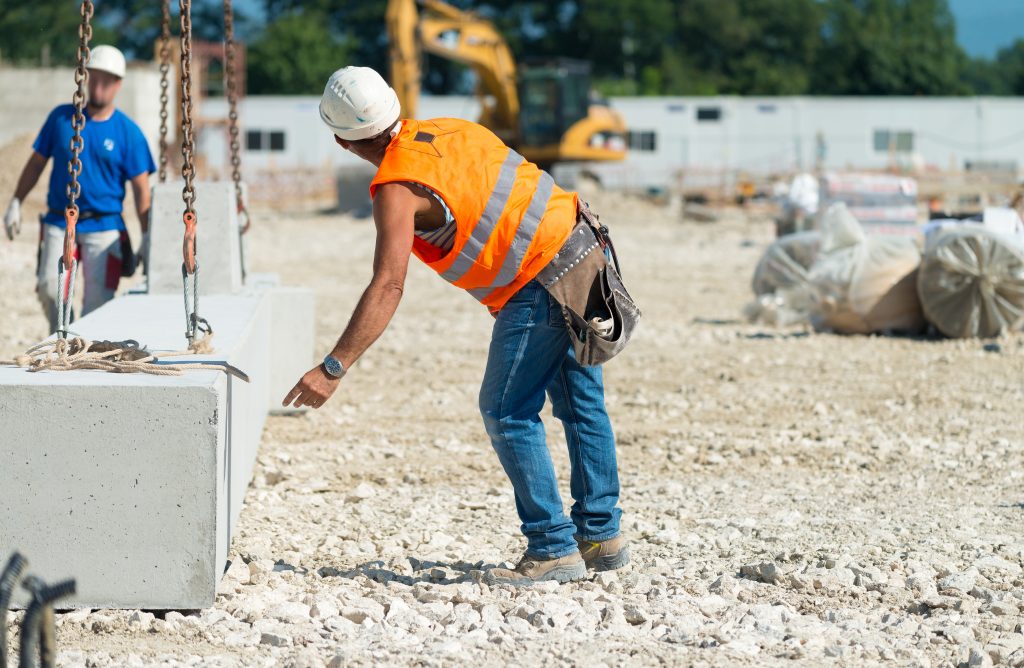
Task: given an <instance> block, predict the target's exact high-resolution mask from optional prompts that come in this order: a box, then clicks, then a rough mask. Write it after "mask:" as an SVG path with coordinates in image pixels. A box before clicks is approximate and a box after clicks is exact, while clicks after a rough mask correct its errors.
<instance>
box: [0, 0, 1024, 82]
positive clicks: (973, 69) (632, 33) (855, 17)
mask: <svg viewBox="0 0 1024 668" xmlns="http://www.w3.org/2000/svg"><path fill="white" fill-rule="evenodd" d="M258 1H259V2H261V3H262V4H261V7H260V8H261V9H262V10H263V13H265V15H266V16H267V17H269V20H268V21H267V22H266V24H265V25H258V24H257V23H256V21H254V20H253V19H252V17H250V16H247V15H246V13H245V12H244V11H239V9H237V8H236V12H235V13H236V34H238V35H239V36H240V37H241V38H242V39H247V40H248V46H249V58H248V66H249V91H250V92H251V93H257V94H260V93H262V94H273V93H276V94H286V93H309V94H316V93H318V92H319V91H320V89H321V87H322V86H323V82H324V81H325V80H326V78H327V76H328V75H329V74H330V72H331V71H332V70H334V69H335V68H337V67H340V66H341V65H344V64H359V65H366V66H369V67H373V68H375V69H377V70H378V71H381V72H387V70H388V61H387V57H388V55H387V54H388V51H387V35H386V33H385V30H384V12H385V8H386V4H387V3H386V2H385V0H258ZM449 1H450V2H451V4H453V5H456V6H458V7H460V8H462V9H470V10H473V11H477V12H479V13H481V14H482V15H484V16H486V17H487V18H489V19H491V20H493V21H494V22H495V23H496V24H497V25H498V27H499V29H500V30H501V31H502V33H503V34H504V35H505V37H506V39H507V40H508V42H509V45H510V46H511V48H512V50H513V52H514V53H515V55H516V57H517V58H518V59H519V60H520V61H528V60H531V59H551V58H556V57H569V58H577V59H582V60H587V61H589V62H590V63H591V65H592V68H593V73H594V81H595V84H596V86H597V87H598V88H599V89H600V90H601V91H602V92H604V93H606V94H638V95H678V94H737V95H753V94H758V95H790V94H808V95H963V94H972V93H975V94H985V95H1011V94H1016V95H1022V94H1024V40H1018V42H1017V43H1016V44H1014V45H1012V46H1010V47H1007V48H1005V49H1003V50H1002V51H1000V52H999V54H998V55H997V56H996V58H995V59H994V60H985V59H974V58H969V57H968V56H967V55H966V54H965V53H964V51H963V49H961V48H960V47H959V45H958V44H957V42H956V32H955V25H954V20H953V16H952V14H951V13H950V10H949V6H948V2H947V0H548V1H543V0H449ZM4 4H5V7H4V9H3V11H0V55H2V56H3V58H4V59H5V60H7V61H15V62H19V61H21V62H39V59H40V54H41V52H42V49H43V47H44V45H46V48H48V49H49V54H50V59H51V62H53V63H70V62H72V60H73V57H74V53H75V45H76V43H77V32H76V31H77V23H78V13H77V12H76V11H74V10H73V9H71V8H69V6H68V5H69V3H67V2H61V1H59V0H37V1H36V2H34V3H31V4H29V5H24V4H22V5H18V4H12V3H10V2H5V3H4ZM6 5H10V6H9V7H8V6H6ZM172 5H173V8H172V9H173V10H174V11H175V13H176V10H177V3H172ZM72 6H73V5H72ZM251 6H252V5H245V4H243V5H242V7H251ZM96 11H97V18H96V23H97V26H96V33H95V37H94V42H101V41H108V42H114V43H116V44H118V45H119V46H120V47H121V48H122V49H123V50H124V51H125V52H126V53H127V54H128V55H129V57H135V58H150V57H151V54H152V53H153V41H154V40H155V39H156V36H157V34H158V31H159V5H158V3H156V2H154V0H104V1H103V2H99V3H97V9H96ZM220 12H221V2H220V0H193V29H194V33H195V37H196V38H197V39H207V40H219V39H221V38H222V33H223V26H222V18H221V14H220ZM176 20H177V17H175V21H176ZM175 30H176V27H175ZM425 71H426V76H425V81H424V88H425V90H427V91H432V92H451V91H455V90H458V91H462V92H465V91H466V90H467V87H466V77H465V76H464V71H463V68H462V67H461V66H458V65H456V64H454V63H451V62H448V61H444V60H442V59H439V58H435V57H433V56H431V57H428V59H427V67H426V68H425Z"/></svg>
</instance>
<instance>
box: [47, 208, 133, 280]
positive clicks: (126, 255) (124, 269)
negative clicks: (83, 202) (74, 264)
mask: <svg viewBox="0 0 1024 668" xmlns="http://www.w3.org/2000/svg"><path fill="white" fill-rule="evenodd" d="M47 213H49V214H50V215H52V216H63V215H64V212H63V211H58V210H57V209H49V210H48V211H47ZM120 215H121V212H120V211H79V212H78V220H79V221H82V220H95V219H97V218H104V217H106V216H120ZM120 243H121V277H122V278H128V277H130V276H134V275H135V271H136V270H137V269H138V268H139V257H138V256H137V255H136V254H135V251H133V250H132V239H131V236H129V234H128V229H127V228H125V229H124V230H122V233H121V239H120Z"/></svg>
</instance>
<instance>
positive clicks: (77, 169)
mask: <svg viewBox="0 0 1024 668" xmlns="http://www.w3.org/2000/svg"><path fill="white" fill-rule="evenodd" d="M79 12H80V13H81V15H82V22H81V23H80V24H79V26H78V54H77V56H78V65H77V66H76V67H75V84H76V85H77V87H76V88H75V93H74V95H72V97H71V102H72V104H73V105H74V107H75V113H74V114H73V115H72V117H71V128H72V129H73V130H74V134H73V135H72V136H71V141H70V143H69V148H70V149H71V159H70V160H68V174H69V175H70V176H71V180H70V181H69V182H68V186H67V189H66V193H67V197H68V206H67V208H66V209H64V252H63V253H62V254H61V257H60V260H58V262H57V304H58V308H59V309H60V313H58V320H59V323H58V326H57V338H60V339H64V338H67V327H68V323H69V322H70V320H71V305H72V302H73V301H74V297H75V273H76V271H77V269H78V261H77V260H76V259H75V247H76V243H75V227H76V226H77V225H78V204H77V200H78V198H79V196H81V194H82V185H81V184H80V183H79V182H78V177H79V176H80V175H81V174H82V158H81V156H82V148H83V147H84V146H85V141H84V140H83V139H82V130H84V129H85V105H86V92H87V88H88V85H89V70H87V69H86V65H87V64H88V62H89V55H90V54H89V40H91V39H92V14H93V5H92V0H82V4H81V6H80V8H79ZM68 272H70V274H69V275H67V277H66V279H65V275H66V274H67V273H68Z"/></svg>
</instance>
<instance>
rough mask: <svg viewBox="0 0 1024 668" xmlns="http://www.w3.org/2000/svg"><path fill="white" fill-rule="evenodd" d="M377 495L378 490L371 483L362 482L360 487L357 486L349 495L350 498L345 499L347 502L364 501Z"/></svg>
mask: <svg viewBox="0 0 1024 668" xmlns="http://www.w3.org/2000/svg"><path fill="white" fill-rule="evenodd" d="M376 495H377V490H376V489H374V488H373V485H370V484H369V483H366V482H361V483H359V484H358V485H356V487H355V488H354V489H353V490H352V491H351V492H349V493H348V496H346V497H345V500H346V501H363V500H365V499H371V498H373V497H374V496H376Z"/></svg>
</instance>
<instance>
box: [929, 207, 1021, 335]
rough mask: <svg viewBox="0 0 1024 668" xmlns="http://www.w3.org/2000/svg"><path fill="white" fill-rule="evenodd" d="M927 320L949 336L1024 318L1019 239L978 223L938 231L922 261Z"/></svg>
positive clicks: (993, 330)
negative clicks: (938, 233) (939, 232)
mask: <svg viewBox="0 0 1024 668" xmlns="http://www.w3.org/2000/svg"><path fill="white" fill-rule="evenodd" d="M917 289H918V294H919V295H920V298H921V303H922V305H923V307H924V313H925V316H926V317H927V318H928V321H929V322H931V323H932V324H933V325H935V327H936V328H937V329H938V330H939V331H940V332H942V333H943V334H945V335H946V336H950V337H953V338H970V337H992V336H999V335H1000V334H1002V333H1004V332H1007V331H1011V330H1015V329H1020V328H1021V324H1022V323H1024V243H1022V241H1021V240H1020V238H1019V237H1010V236H1006V235H1003V234H999V233H997V232H994V231H992V230H991V229H988V228H986V227H985V226H983V225H977V224H974V225H970V224H965V225H961V226H957V227H954V228H950V229H947V230H943V232H942V233H941V234H940V235H938V236H937V237H936V238H935V239H934V240H933V241H932V243H931V244H930V247H929V249H928V251H927V252H926V253H925V256H924V260H923V261H922V263H921V272H920V275H919V277H918V284H917Z"/></svg>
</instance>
